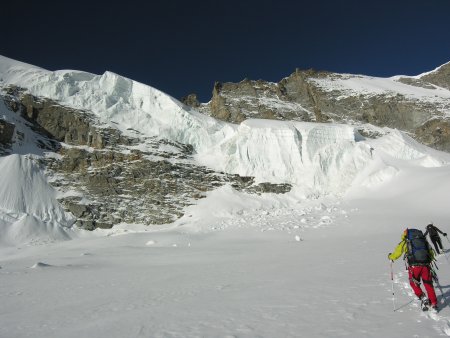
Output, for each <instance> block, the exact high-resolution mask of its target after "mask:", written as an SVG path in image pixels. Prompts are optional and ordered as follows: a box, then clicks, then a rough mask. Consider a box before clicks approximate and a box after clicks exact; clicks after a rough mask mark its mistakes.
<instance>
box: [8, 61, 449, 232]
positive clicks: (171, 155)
mask: <svg viewBox="0 0 450 338" xmlns="http://www.w3.org/2000/svg"><path fill="white" fill-rule="evenodd" d="M0 81H1V82H0V84H1V91H2V98H3V100H2V101H3V102H2V103H1V106H0V109H1V114H2V115H1V116H2V119H1V121H2V123H3V125H4V126H5V127H4V129H2V130H4V131H3V132H2V135H3V139H5V138H7V137H6V136H7V135H9V140H4V141H3V152H4V156H2V157H1V158H0V161H1V163H0V165H1V166H2V168H4V170H3V175H2V180H3V182H5V184H2V189H6V190H5V192H6V191H7V192H8V193H5V194H3V195H2V196H5V197H4V198H2V199H1V200H0V210H2V215H6V216H2V217H1V219H2V222H3V223H4V225H3V226H2V229H6V230H5V231H6V232H7V233H8V234H9V233H11V232H12V230H11V229H12V228H13V226H14V224H16V223H17V222H19V220H21V219H22V217H24V215H31V216H32V217H36V218H37V219H38V220H39V221H40V222H44V223H45V224H53V223H54V222H56V224H59V225H60V226H62V227H64V228H72V225H73V224H74V223H75V224H77V226H79V227H82V228H85V229H94V228H97V227H101V228H110V227H112V226H113V225H114V224H119V223H125V224H136V223H137V224H162V223H168V222H173V221H174V220H176V219H177V218H179V217H181V216H182V215H184V214H185V211H184V210H185V207H186V206H187V205H190V204H192V203H194V204H195V203H197V202H195V201H196V200H198V199H200V198H204V197H205V196H207V195H208V192H210V191H214V190H215V189H217V188H218V187H220V186H224V185H231V186H233V187H234V188H235V189H238V190H240V191H245V192H247V193H253V194H255V193H256V194H261V193H263V194H269V193H278V194H280V195H282V194H287V195H286V196H289V198H292V199H294V200H301V199H310V198H318V197H321V196H343V195H344V194H345V193H346V192H348V191H349V189H351V188H352V187H354V186H355V185H357V186H366V187H370V186H372V185H374V184H379V183H382V182H384V181H386V180H388V179H389V177H391V176H393V175H395V174H396V173H397V172H398V169H397V168H396V165H395V164H393V163H394V162H395V161H396V160H397V159H400V160H407V161H414V163H415V165H419V166H425V167H436V166H442V165H447V163H448V162H449V159H450V157H449V155H448V154H445V153H440V152H437V151H434V150H432V149H429V148H427V147H425V146H423V145H420V144H418V143H417V142H416V141H414V140H413V139H411V138H410V137H409V136H407V135H406V134H404V133H402V132H400V131H398V130H392V129H388V128H384V129H381V128H377V127H374V126H371V125H365V130H369V133H368V134H376V135H378V136H380V137H379V138H378V139H371V138H368V137H363V136H362V135H361V133H360V132H359V131H358V129H357V128H355V126H353V125H344V124H336V123H312V122H298V121H274V120H261V119H250V120H246V121H243V122H242V123H241V124H239V125H236V124H232V123H228V122H224V121H220V120H217V119H215V118H213V117H210V116H207V115H204V114H202V113H199V112H198V111H196V110H195V109H194V108H191V107H188V106H186V105H184V104H182V103H180V102H179V101H177V100H175V99H174V98H172V97H170V96H169V95H167V94H164V93H162V92H160V91H158V90H157V89H155V88H152V87H149V86H146V85H144V84H141V83H138V82H136V81H133V80H130V79H127V78H124V77H122V76H120V75H117V74H114V73H111V72H106V73H105V74H103V75H94V74H90V73H86V72H81V71H73V70H62V71H55V72H51V71H47V70H44V69H41V68H38V67H35V66H31V65H28V64H24V63H21V62H17V61H14V60H11V59H8V58H6V57H1V58H0ZM345 81H349V83H350V84H348V85H347V87H349V86H350V87H352V88H353V89H352V90H353V91H358V90H359V91H360V93H365V91H366V90H367V87H368V86H371V88H375V87H374V86H375V85H374V84H373V83H377V84H378V87H379V88H381V87H382V83H383V82H382V81H381V80H375V79H370V80H367V79H364V78H363V79H362V80H361V79H360V78H357V79H356V80H355V79H350V80H347V79H343V78H339V79H335V80H334V81H332V82H330V83H331V84H333V85H334V86H342V84H340V85H339V84H338V82H339V83H346V82H345ZM355 81H362V84H360V85H356V84H355V83H356V82H355ZM370 81H372V82H373V83H372V84H370V85H369V84H367V82H370ZM386 81H393V80H386ZM324 83H325V82H324ZM326 83H328V82H326ZM395 83H397V82H395ZM363 84H364V85H363ZM397 85H398V86H399V88H403V87H405V86H407V85H404V84H401V83H397ZM378 87H377V88H378ZM327 90H328V89H327ZM380 90H381V89H380ZM330 91H333V92H334V91H335V90H334V89H330ZM430 91H432V92H433V93H438V92H439V93H441V92H442V93H443V94H442V95H444V96H445V95H447V94H446V93H447V91H445V90H444V89H438V88H434V89H433V90H430ZM361 95H362V94H361ZM449 97H450V95H449ZM32 173H36V174H35V175H33V174H32ZM6 182H10V184H6ZM11 182H15V184H14V187H15V188H14V189H13V187H12V186H11ZM17 182H23V183H19V184H16V183H17ZM44 183H45V184H44ZM43 186H45V189H44V188H41V187H43ZM28 191H38V192H39V194H42V195H43V197H42V198H40V199H39V203H29V201H28V200H26V199H23V198H22V199H21V196H26V195H27V192H28ZM27 198H32V199H33V200H34V199H35V196H32V195H30V196H29V197H27ZM218 207H219V208H220V206H218ZM11 215H16V216H15V217H12V216H11ZM11 217H12V218H11ZM11 237H12V236H11V235H5V236H4V238H6V239H8V240H9V239H10V238H11Z"/></svg>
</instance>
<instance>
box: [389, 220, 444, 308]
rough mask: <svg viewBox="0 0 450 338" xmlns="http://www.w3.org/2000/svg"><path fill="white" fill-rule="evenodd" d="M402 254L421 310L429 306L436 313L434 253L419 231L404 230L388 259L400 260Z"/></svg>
mask: <svg viewBox="0 0 450 338" xmlns="http://www.w3.org/2000/svg"><path fill="white" fill-rule="evenodd" d="M402 254H404V258H403V259H405V262H406V263H407V264H408V276H409V284H410V285H411V288H412V289H413V291H414V293H415V294H416V296H417V297H418V298H419V300H420V301H421V307H422V310H424V311H426V310H428V307H429V306H430V305H431V308H432V309H433V310H435V311H437V310H438V308H437V298H436V292H435V291H434V287H433V271H432V269H431V264H432V262H433V260H434V253H433V250H432V249H431V247H430V245H429V244H428V241H427V239H426V238H425V236H424V235H423V233H422V231H421V230H417V229H406V230H405V231H404V232H403V234H402V241H401V242H400V243H399V244H398V245H397V247H396V248H395V250H394V252H393V253H389V255H388V258H389V260H391V261H394V260H396V259H398V258H400V256H401V255H402ZM420 280H422V282H423V284H424V286H425V290H426V292H427V295H428V299H427V297H425V294H424V292H423V291H422V288H421V287H420Z"/></svg>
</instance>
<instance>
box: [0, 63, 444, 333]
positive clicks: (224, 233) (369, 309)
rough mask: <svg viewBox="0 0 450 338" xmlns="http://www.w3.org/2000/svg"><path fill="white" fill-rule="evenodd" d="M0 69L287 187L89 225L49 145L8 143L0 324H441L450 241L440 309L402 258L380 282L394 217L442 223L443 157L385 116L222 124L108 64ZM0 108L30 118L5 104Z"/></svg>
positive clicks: (1, 180) (204, 159) (207, 327)
mask: <svg viewBox="0 0 450 338" xmlns="http://www.w3.org/2000/svg"><path fill="white" fill-rule="evenodd" d="M0 79H1V86H7V85H10V84H15V85H19V86H22V87H24V88H27V90H29V91H30V92H31V93H32V94H34V95H38V96H45V97H49V98H52V99H55V100H58V101H60V102H61V103H63V104H66V105H68V106H72V107H75V108H83V109H87V110H91V111H92V112H93V113H94V114H96V115H97V116H98V117H99V118H100V119H101V121H102V122H103V123H104V124H105V125H110V126H115V127H117V128H120V129H121V130H122V131H124V132H130V131H129V130H128V129H127V128H133V129H135V130H137V131H139V132H140V133H142V135H150V136H155V135H156V136H161V137H166V138H169V139H172V140H176V141H179V142H184V143H190V144H192V145H193V146H194V148H195V151H196V160H197V161H198V162H199V163H201V164H205V165H209V166H211V167H213V168H214V169H217V170H224V171H227V172H232V173H239V174H242V175H252V176H256V177H257V179H258V181H260V182H263V181H270V182H285V183H291V184H292V185H293V190H292V191H291V192H290V193H288V194H285V195H273V194H263V195H261V196H257V195H247V194H243V193H239V192H236V191H234V190H233V189H231V188H230V187H222V188H220V189H217V190H215V191H213V192H211V193H209V195H208V197H207V198H205V199H202V200H200V201H199V202H198V204H197V205H193V206H191V207H189V208H188V209H187V210H186V214H185V216H184V217H182V218H181V219H179V220H178V221H177V222H175V223H174V224H168V225H163V226H157V227H145V226H142V225H139V224H122V225H118V226H116V227H114V228H113V229H111V230H97V231H94V232H85V231H81V230H78V229H75V228H74V227H72V226H71V224H72V222H73V220H72V219H71V216H70V215H68V214H66V213H64V211H63V210H62V209H61V207H60V206H59V204H58V203H57V201H56V197H57V196H58V191H56V190H55V189H54V188H52V187H51V186H50V185H49V184H48V182H47V181H48V178H47V177H46V175H45V171H44V170H43V169H42V168H40V166H39V165H38V161H37V160H36V159H38V158H39V157H40V156H57V155H56V154H48V153H41V152H40V150H38V149H37V148H33V147H32V146H30V144H28V143H26V142H25V141H23V140H22V141H21V142H22V143H21V142H19V141H17V142H16V143H15V145H14V147H13V154H11V155H8V156H3V157H1V158H0V173H1V175H0V190H1V194H0V236H1V244H0V245H1V246H0V278H1V283H0V302H1V304H2V306H1V307H0V337H55V338H56V337H108V338H109V337H341V336H346V337H412V336H417V337H435V336H446V335H450V310H449V308H448V306H449V305H450V299H449V298H450V290H449V289H450V261H449V259H450V258H449V257H448V256H449V254H450V253H446V254H443V255H441V256H439V257H438V266H439V271H438V272H439V281H440V282H439V287H437V294H438V299H439V304H440V307H441V311H440V312H439V313H438V314H432V313H422V312H421V311H420V309H419V307H418V303H417V301H416V300H415V299H414V297H413V295H412V292H411V290H410V287H409V286H408V280H407V274H406V272H405V268H404V265H403V262H401V261H397V262H396V263H395V264H394V283H393V284H391V277H390V263H389V261H388V259H387V254H388V253H389V252H391V251H392V250H393V249H394V247H395V245H396V244H397V243H398V242H399V240H400V235H401V233H402V230H403V229H404V228H405V227H416V228H420V229H423V228H424V227H425V226H426V224H428V223H429V222H431V221H432V222H434V224H435V225H437V226H438V227H440V228H441V229H442V230H443V231H447V232H448V231H449V230H450V216H449V213H448V209H447V208H448V200H449V196H448V195H449V191H450V167H449V163H450V155H448V154H446V153H441V152H437V151H434V150H432V149H429V148H427V147H425V146H422V145H420V144H418V143H416V142H415V141H413V140H412V139H411V138H409V137H408V136H406V135H405V134H403V133H401V132H399V131H395V130H388V129H385V130H383V131H382V132H383V133H384V134H385V136H383V137H381V138H379V139H376V140H369V139H364V138H362V137H361V136H360V135H358V134H357V133H356V132H355V131H354V130H353V128H352V127H350V126H345V125H321V124H304V123H292V122H276V121H275V122H274V121H261V120H248V121H246V122H244V123H242V124H241V125H239V126H235V125H230V124H226V123H223V122H218V121H216V120H214V119H211V118H209V117H206V116H203V115H201V114H199V113H197V112H195V111H194V110H191V109H188V108H186V107H185V106H183V105H181V104H180V103H179V102H178V101H176V100H174V99H172V98H170V97H169V96H167V95H166V94H164V93H161V92H159V91H158V90H156V89H153V88H151V87H148V86H145V85H143V84H139V83H137V82H134V81H132V80H129V79H126V78H123V77H120V76H118V75H116V74H112V73H109V72H107V73H105V74H103V75H101V76H99V75H93V74H88V73H84V72H79V71H57V72H49V71H46V70H43V69H41V68H37V67H34V66H30V65H26V64H23V63H19V62H17V61H14V60H11V59H7V58H3V57H1V58H0ZM0 116H2V117H3V119H5V120H8V121H10V122H12V121H13V122H14V123H15V124H16V127H17V128H19V129H20V128H22V129H21V130H24V131H26V122H25V121H22V120H20V118H18V117H17V116H14V115H13V114H12V113H10V112H8V110H7V109H6V107H5V106H0ZM34 137H37V136H36V135H34V134H33V133H32V132H31V131H28V132H27V134H26V135H25V138H24V139H25V140H30V142H31V140H32V139H33V138H34ZM69 238H70V239H72V240H64V239H69ZM443 242H444V246H445V247H447V248H450V242H448V240H446V239H444V238H443ZM392 285H393V288H394V289H393V290H394V295H395V297H393V295H392V289H391V288H392Z"/></svg>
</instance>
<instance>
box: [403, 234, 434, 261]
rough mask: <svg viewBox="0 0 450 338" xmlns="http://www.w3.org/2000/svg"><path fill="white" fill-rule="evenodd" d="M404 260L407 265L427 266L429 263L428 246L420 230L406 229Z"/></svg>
mask: <svg viewBox="0 0 450 338" xmlns="http://www.w3.org/2000/svg"><path fill="white" fill-rule="evenodd" d="M406 244H407V246H408V251H407V253H406V258H407V259H408V264H409V265H427V264H430V263H431V260H432V258H431V255H430V246H429V244H428V242H427V239H426V238H425V236H424V235H423V233H422V231H421V230H418V229H407V235H406Z"/></svg>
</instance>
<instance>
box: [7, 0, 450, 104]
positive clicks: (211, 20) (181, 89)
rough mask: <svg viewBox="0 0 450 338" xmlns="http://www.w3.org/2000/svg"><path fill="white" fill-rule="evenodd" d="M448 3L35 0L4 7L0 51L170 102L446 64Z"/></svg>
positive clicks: (449, 34)
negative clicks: (329, 74)
mask: <svg viewBox="0 0 450 338" xmlns="http://www.w3.org/2000/svg"><path fill="white" fill-rule="evenodd" d="M449 13H450V0H427V1H425V0H423V1H415V0H410V1H404V0H395V1H385V0H378V1H361V0H360V1H356V0H348V1H336V0H335V1H323V0H316V1H302V0H297V1H281V0H279V1H266V0H259V1H245V0H241V1H234V0H233V1H221V2H206V1H195V0H193V1H170V0H166V1H158V0H153V1H146V2H144V1H142V2H140V1H127V2H122V3H114V2H111V1H110V2H102V1H93V0H92V1H89V2H88V1H84V0H80V1H77V2H68V1H45V0H44V1H33V2H31V1H30V3H29V4H26V3H24V2H18V1H16V2H11V1H10V2H8V3H5V4H3V5H2V15H1V17H2V43H1V45H0V46H1V47H0V54H2V55H4V56H7V57H11V58H14V59H17V60H20V61H24V62H27V63H31V64H35V65H37V66H40V67H43V68H46V69H50V70H56V69H79V70H85V71H89V72H93V73H97V74H101V73H103V72H104V71H105V70H110V71H113V72H116V73H119V74H121V75H124V76H127V77H129V78H132V79H134V80H137V81H140V82H143V83H146V84H149V85H151V86H154V87H156V88H158V89H160V90H162V91H164V92H166V93H168V94H170V95H172V96H174V97H176V98H181V97H182V96H184V95H187V94H189V93H192V92H195V93H197V94H198V95H199V98H200V100H201V101H203V102H205V101H208V100H209V99H210V97H211V91H212V88H213V84H214V82H215V81H221V82H227V81H231V82H238V81H240V80H242V79H244V78H249V79H255V80H256V79H264V80H269V81H274V82H277V81H279V80H281V79H282V78H283V77H285V76H288V75H289V74H291V73H292V72H293V71H294V70H295V68H301V69H307V68H315V69H318V70H329V71H335V72H347V73H359V74H367V75H374V76H391V75H397V74H405V75H415V74H418V73H421V72H424V71H428V70H431V69H434V68H435V67H437V66H439V65H441V64H443V63H445V62H448V61H450V19H449V17H450V14H449Z"/></svg>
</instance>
